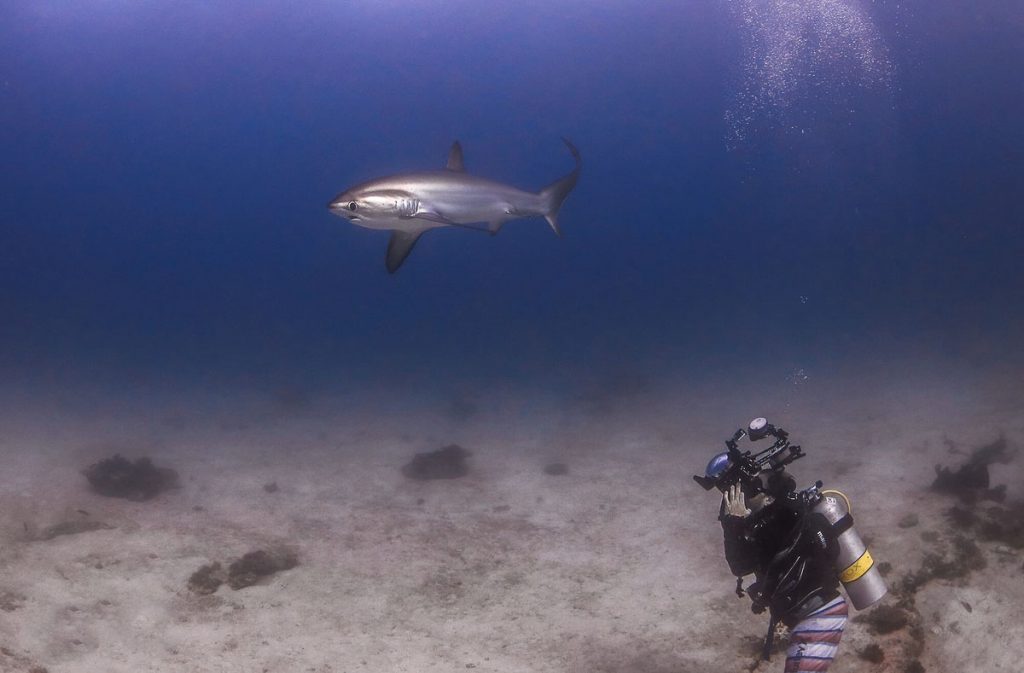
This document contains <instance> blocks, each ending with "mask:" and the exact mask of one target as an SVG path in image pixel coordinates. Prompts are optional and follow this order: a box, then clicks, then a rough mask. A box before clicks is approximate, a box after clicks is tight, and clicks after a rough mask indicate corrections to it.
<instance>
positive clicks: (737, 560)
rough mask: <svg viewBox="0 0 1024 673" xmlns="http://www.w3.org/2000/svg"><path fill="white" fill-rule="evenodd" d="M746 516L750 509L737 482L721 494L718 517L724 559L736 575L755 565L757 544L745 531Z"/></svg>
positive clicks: (751, 570)
mask: <svg viewBox="0 0 1024 673" xmlns="http://www.w3.org/2000/svg"><path fill="white" fill-rule="evenodd" d="M748 516H750V510H749V509H747V505H746V500H745V498H744V496H743V491H742V490H741V489H740V487H739V484H737V485H735V486H732V487H730V488H729V489H728V490H727V491H726V492H725V493H724V494H723V497H722V509H721V511H720V512H719V514H718V519H719V521H721V522H722V532H723V533H724V534H725V560H726V562H728V564H729V570H731V571H732V574H733V575H735V576H736V577H743V576H744V575H749V574H750V573H752V572H754V569H755V568H756V567H757V545H756V543H755V542H754V540H753V539H751V538H750V537H749V536H748V535H747V531H746V524H747V517H748Z"/></svg>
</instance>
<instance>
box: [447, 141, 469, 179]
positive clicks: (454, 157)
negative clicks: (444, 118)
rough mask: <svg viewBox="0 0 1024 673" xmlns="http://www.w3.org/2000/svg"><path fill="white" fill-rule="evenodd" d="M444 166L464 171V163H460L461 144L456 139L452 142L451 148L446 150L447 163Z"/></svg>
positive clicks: (460, 171)
mask: <svg viewBox="0 0 1024 673" xmlns="http://www.w3.org/2000/svg"><path fill="white" fill-rule="evenodd" d="M445 168H447V169H448V170H450V171H457V172H459V173H465V172H466V165H465V164H463V163H462V145H461V143H459V141H458V140H456V141H455V142H453V143H452V148H451V149H450V150H448V163H447V164H446V165H445Z"/></svg>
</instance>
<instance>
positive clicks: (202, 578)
mask: <svg viewBox="0 0 1024 673" xmlns="http://www.w3.org/2000/svg"><path fill="white" fill-rule="evenodd" d="M226 579H227V576H226V575H225V574H224V568H223V567H221V565H220V564H219V563H209V564H207V565H204V566H201V567H200V568H199V570H197V571H195V572H194V573H192V576H191V577H189V578H188V588H189V591H192V592H194V593H197V594H200V595H201V596H206V595H209V594H212V593H214V592H215V591H217V589H219V588H220V585H221V584H224V580H226Z"/></svg>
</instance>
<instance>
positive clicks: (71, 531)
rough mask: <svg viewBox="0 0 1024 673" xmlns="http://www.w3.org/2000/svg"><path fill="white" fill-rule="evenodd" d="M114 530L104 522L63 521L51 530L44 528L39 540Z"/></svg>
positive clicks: (85, 520)
mask: <svg viewBox="0 0 1024 673" xmlns="http://www.w3.org/2000/svg"><path fill="white" fill-rule="evenodd" d="M113 529H114V527H113V526H111V525H109V524H105V523H103V522H102V521H92V520H89V519H74V520H72V521H62V522H61V523H58V524H54V525H53V526H50V527H49V528H44V529H43V530H42V531H41V532H40V533H39V539H40V540H52V539H53V538H55V537H60V536H61V535H78V534H79V533H90V532H92V531H94V530H113Z"/></svg>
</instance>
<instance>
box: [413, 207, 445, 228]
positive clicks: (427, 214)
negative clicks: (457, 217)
mask: <svg viewBox="0 0 1024 673" xmlns="http://www.w3.org/2000/svg"><path fill="white" fill-rule="evenodd" d="M410 217H413V218H415V219H417V220H427V221H428V222H435V223H437V224H445V225H448V226H453V225H455V224H457V223H456V222H452V221H451V220H449V219H448V218H447V217H445V216H444V215H442V214H441V213H439V212H437V211H436V210H430V209H429V208H424V207H423V206H420V207H419V210H417V211H416V212H415V213H413V214H412V215H410Z"/></svg>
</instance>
